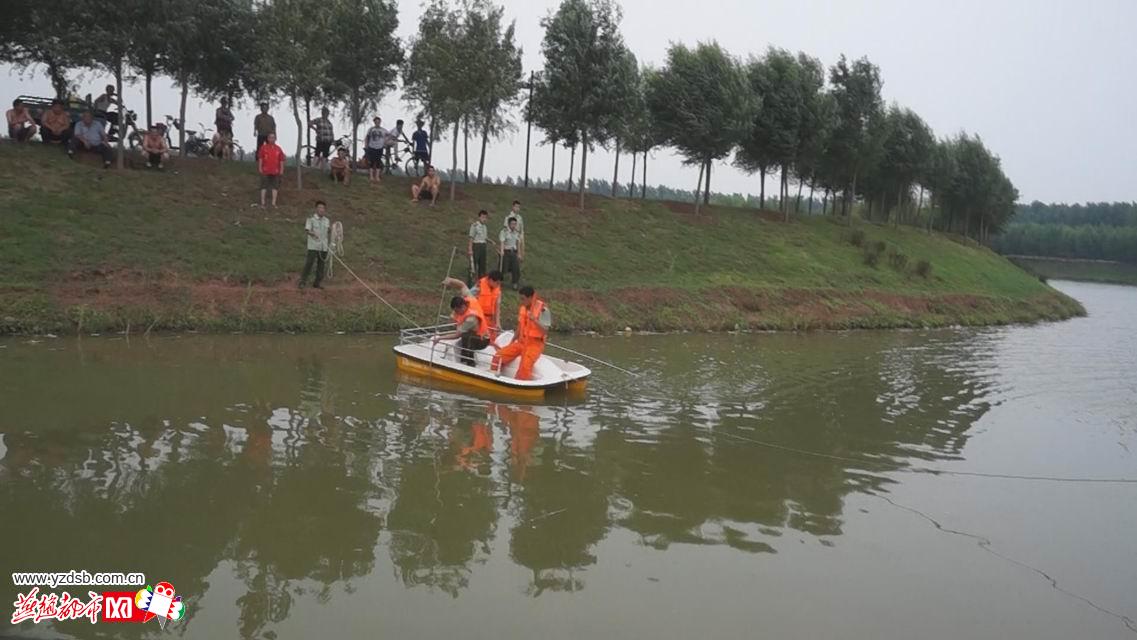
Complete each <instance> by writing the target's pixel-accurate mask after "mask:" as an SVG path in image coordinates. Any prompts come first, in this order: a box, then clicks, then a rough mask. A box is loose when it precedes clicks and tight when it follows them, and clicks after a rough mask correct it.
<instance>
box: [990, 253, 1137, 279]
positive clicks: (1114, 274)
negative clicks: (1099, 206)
mask: <svg viewBox="0 0 1137 640" xmlns="http://www.w3.org/2000/svg"><path fill="white" fill-rule="evenodd" d="M1009 259H1010V260H1011V262H1014V263H1015V264H1017V265H1019V266H1020V267H1022V268H1023V269H1026V270H1027V271H1029V272H1031V273H1033V274H1036V275H1039V276H1042V277H1044V278H1047V279H1053V280H1079V281H1082V282H1108V283H1113V284H1128V285H1134V286H1137V264H1126V263H1124V262H1108V261H1105V260H1072V259H1066V258H1043V257H1035V256H1010V258H1009Z"/></svg>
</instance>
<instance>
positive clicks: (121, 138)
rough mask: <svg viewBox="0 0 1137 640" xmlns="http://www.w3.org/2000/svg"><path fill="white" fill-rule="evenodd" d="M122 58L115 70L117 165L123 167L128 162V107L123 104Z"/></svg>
mask: <svg viewBox="0 0 1137 640" xmlns="http://www.w3.org/2000/svg"><path fill="white" fill-rule="evenodd" d="M122 74H123V69H122V60H119V61H118V65H116V66H115V70H114V83H115V101H116V102H117V103H118V161H117V163H116V164H117V166H118V168H119V169H122V168H123V166H125V163H126V147H125V146H124V145H125V143H126V107H124V106H123V105H122Z"/></svg>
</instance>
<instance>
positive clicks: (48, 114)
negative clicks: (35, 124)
mask: <svg viewBox="0 0 1137 640" xmlns="http://www.w3.org/2000/svg"><path fill="white" fill-rule="evenodd" d="M39 121H40V130H39V135H40V138H42V139H43V141H44V142H46V143H55V142H60V143H62V144H64V145H66V144H67V141H68V140H69V139H70V138H71V114H69V113H67V110H66V109H64V108H63V101H62V100H60V99H59V98H56V99H55V100H52V101H51V108H50V109H48V110H47V111H44V112H43V115H42V116H40V119H39Z"/></svg>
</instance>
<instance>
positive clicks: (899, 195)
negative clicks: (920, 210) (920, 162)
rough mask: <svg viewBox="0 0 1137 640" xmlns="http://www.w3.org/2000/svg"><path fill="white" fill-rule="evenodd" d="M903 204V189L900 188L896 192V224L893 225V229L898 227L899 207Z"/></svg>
mask: <svg viewBox="0 0 1137 640" xmlns="http://www.w3.org/2000/svg"><path fill="white" fill-rule="evenodd" d="M903 202H904V188H903V187H901V188H899V189H897V190H896V222H895V223H894V224H893V226H895V227H899V226H900V213H901V210H900V206H901V204H902V203H903Z"/></svg>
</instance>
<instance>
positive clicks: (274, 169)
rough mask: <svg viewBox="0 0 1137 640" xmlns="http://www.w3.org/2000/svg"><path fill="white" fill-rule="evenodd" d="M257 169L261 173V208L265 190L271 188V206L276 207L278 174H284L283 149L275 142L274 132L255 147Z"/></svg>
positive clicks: (278, 188)
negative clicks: (258, 146) (257, 147)
mask: <svg viewBox="0 0 1137 640" xmlns="http://www.w3.org/2000/svg"><path fill="white" fill-rule="evenodd" d="M257 169H258V170H260V173H261V208H262V209H263V208H264V206H265V192H266V191H268V190H269V189H271V190H272V206H273V208H274V209H275V208H276V194H277V193H278V192H279V191H280V176H282V175H284V149H281V148H280V146H279V145H277V144H276V134H275V133H270V134H268V139H267V140H266V141H265V143H264V144H262V145H261V146H260V148H259V149H257Z"/></svg>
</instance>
